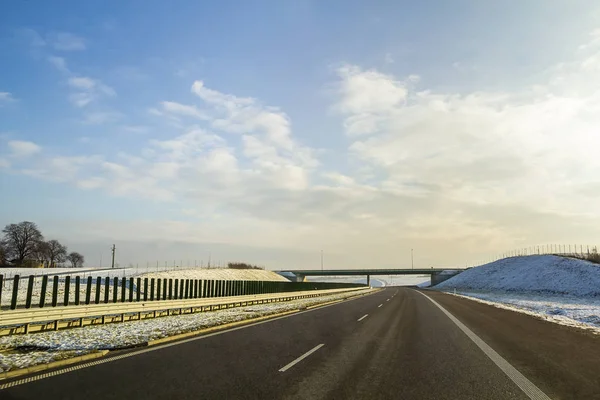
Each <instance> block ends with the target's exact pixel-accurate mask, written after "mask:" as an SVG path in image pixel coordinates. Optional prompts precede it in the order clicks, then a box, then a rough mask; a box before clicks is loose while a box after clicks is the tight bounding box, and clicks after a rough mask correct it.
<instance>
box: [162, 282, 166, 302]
mask: <svg viewBox="0 0 600 400" xmlns="http://www.w3.org/2000/svg"><path fill="white" fill-rule="evenodd" d="M162 299H163V300H167V278H163V295H162Z"/></svg>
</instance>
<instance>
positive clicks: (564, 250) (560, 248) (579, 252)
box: [472, 244, 600, 266]
mask: <svg viewBox="0 0 600 400" xmlns="http://www.w3.org/2000/svg"><path fill="white" fill-rule="evenodd" d="M533 255H555V256H562V257H572V258H578V259H581V260H588V261H591V262H594V263H598V264H600V254H598V246H596V245H583V244H543V245H536V246H529V247H522V248H518V249H513V250H510V251H506V252H503V253H500V254H498V255H496V256H494V257H490V258H487V259H483V260H480V261H478V262H477V263H474V264H472V266H476V265H483V264H487V263H490V262H494V261H498V260H501V259H504V258H509V257H519V256H533Z"/></svg>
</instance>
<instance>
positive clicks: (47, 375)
mask: <svg viewBox="0 0 600 400" xmlns="http://www.w3.org/2000/svg"><path fill="white" fill-rule="evenodd" d="M375 293H376V292H371V293H369V294H367V296H370V295H372V294H375ZM362 298H364V296H356V297H353V298H351V299H348V300H343V301H341V302H337V303H333V304H328V305H325V306H322V307H316V308H313V309H310V310H305V311H300V312H296V313H293V314H288V315H283V316H281V317H275V318H270V319H267V320H264V321H259V322H252V323H249V324H248V325H242V326H236V327H234V328H229V329H224V330H222V331H217V332H213V333H208V334H206V335H202V336H194V337H191V338H189V339H183V340H177V341H174V342H170V343H165V344H161V345H158V346H153V347H147V348H144V349H143V350H138V351H132V352H130V353H124V354H119V355H116V356H109V357H106V358H99V359H97V360H95V361H91V362H86V363H83V364H76V365H74V366H72V367H67V368H62V369H57V370H54V371H51V372H46V373H43V374H38V375H35V374H34V375H31V376H29V377H27V378H21V379H17V380H14V381H11V382H6V383H0V391H1V390H4V389H8V388H11V387H14V386H20V385H23V384H25V383H31V382H35V381H39V380H41V379H46V378H51V377H53V376H56V375H62V374H66V373H69V372H72V371H76V370H79V369H84V368H89V367H93V366H96V365H100V364H106V363H109V362H112V361H117V360H121V359H123V358H129V357H134V356H137V355H140V354H144V353H150V352H153V351H158V350H162V349H166V348H168V347H172V346H178V345H180V344H184V343H189V342H194V341H196V340H203V339H207V338H209V337H213V336H219V335H223V334H226V333H229V332H234V331H238V330H241V329H246V328H250V327H253V326H257V325H262V324H268V323H270V322H274V321H277V320H280V319H285V318H290V317H295V316H297V315H301V314H306V313H309V312H313V311H317V310H322V309H324V308H329V307H334V306H339V305H342V304H345V303H347V302H349V301H354V300H358V299H362ZM109 354H110V353H109Z"/></svg>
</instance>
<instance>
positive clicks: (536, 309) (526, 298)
mask: <svg viewBox="0 0 600 400" xmlns="http://www.w3.org/2000/svg"><path fill="white" fill-rule="evenodd" d="M456 295H457V296H459V297H465V298H468V299H469V300H474V301H478V302H480V303H485V304H489V305H492V306H494V307H498V308H503V309H506V310H511V311H517V312H521V313H524V314H529V315H531V316H534V317H537V318H541V319H545V320H547V321H551V322H555V323H558V324H561V325H567V326H573V327H576V328H582V329H585V330H588V331H592V332H594V333H596V334H600V299H593V298H590V299H586V300H585V301H582V299H581V298H577V297H564V296H539V295H532V294H519V293H493V292H490V293H474V292H458V291H457V292H456Z"/></svg>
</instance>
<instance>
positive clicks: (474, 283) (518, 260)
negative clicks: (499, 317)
mask: <svg viewBox="0 0 600 400" xmlns="http://www.w3.org/2000/svg"><path fill="white" fill-rule="evenodd" d="M433 289H434V290H441V291H446V292H450V293H455V294H457V295H461V296H466V297H468V298H470V299H473V300H476V301H481V302H484V303H488V304H491V305H494V306H496V307H500V308H506V309H510V310H514V311H519V312H523V313H527V314H530V315H534V316H536V317H539V318H543V319H546V320H548V321H552V322H556V323H560V324H563V325H569V326H575V327H579V328H584V329H588V330H592V331H594V332H597V333H600V265H597V264H593V263H590V262H588V261H583V260H578V259H573V258H566V257H559V256H547V255H544V256H524V257H511V258H506V259H503V260H498V261H495V262H492V263H489V264H486V265H482V266H480V267H476V268H472V269H469V270H467V271H465V272H463V273H461V274H459V275H457V276H454V277H452V278H450V279H448V280H446V281H444V282H442V283H440V284H438V285H436V286H435V287H433Z"/></svg>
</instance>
